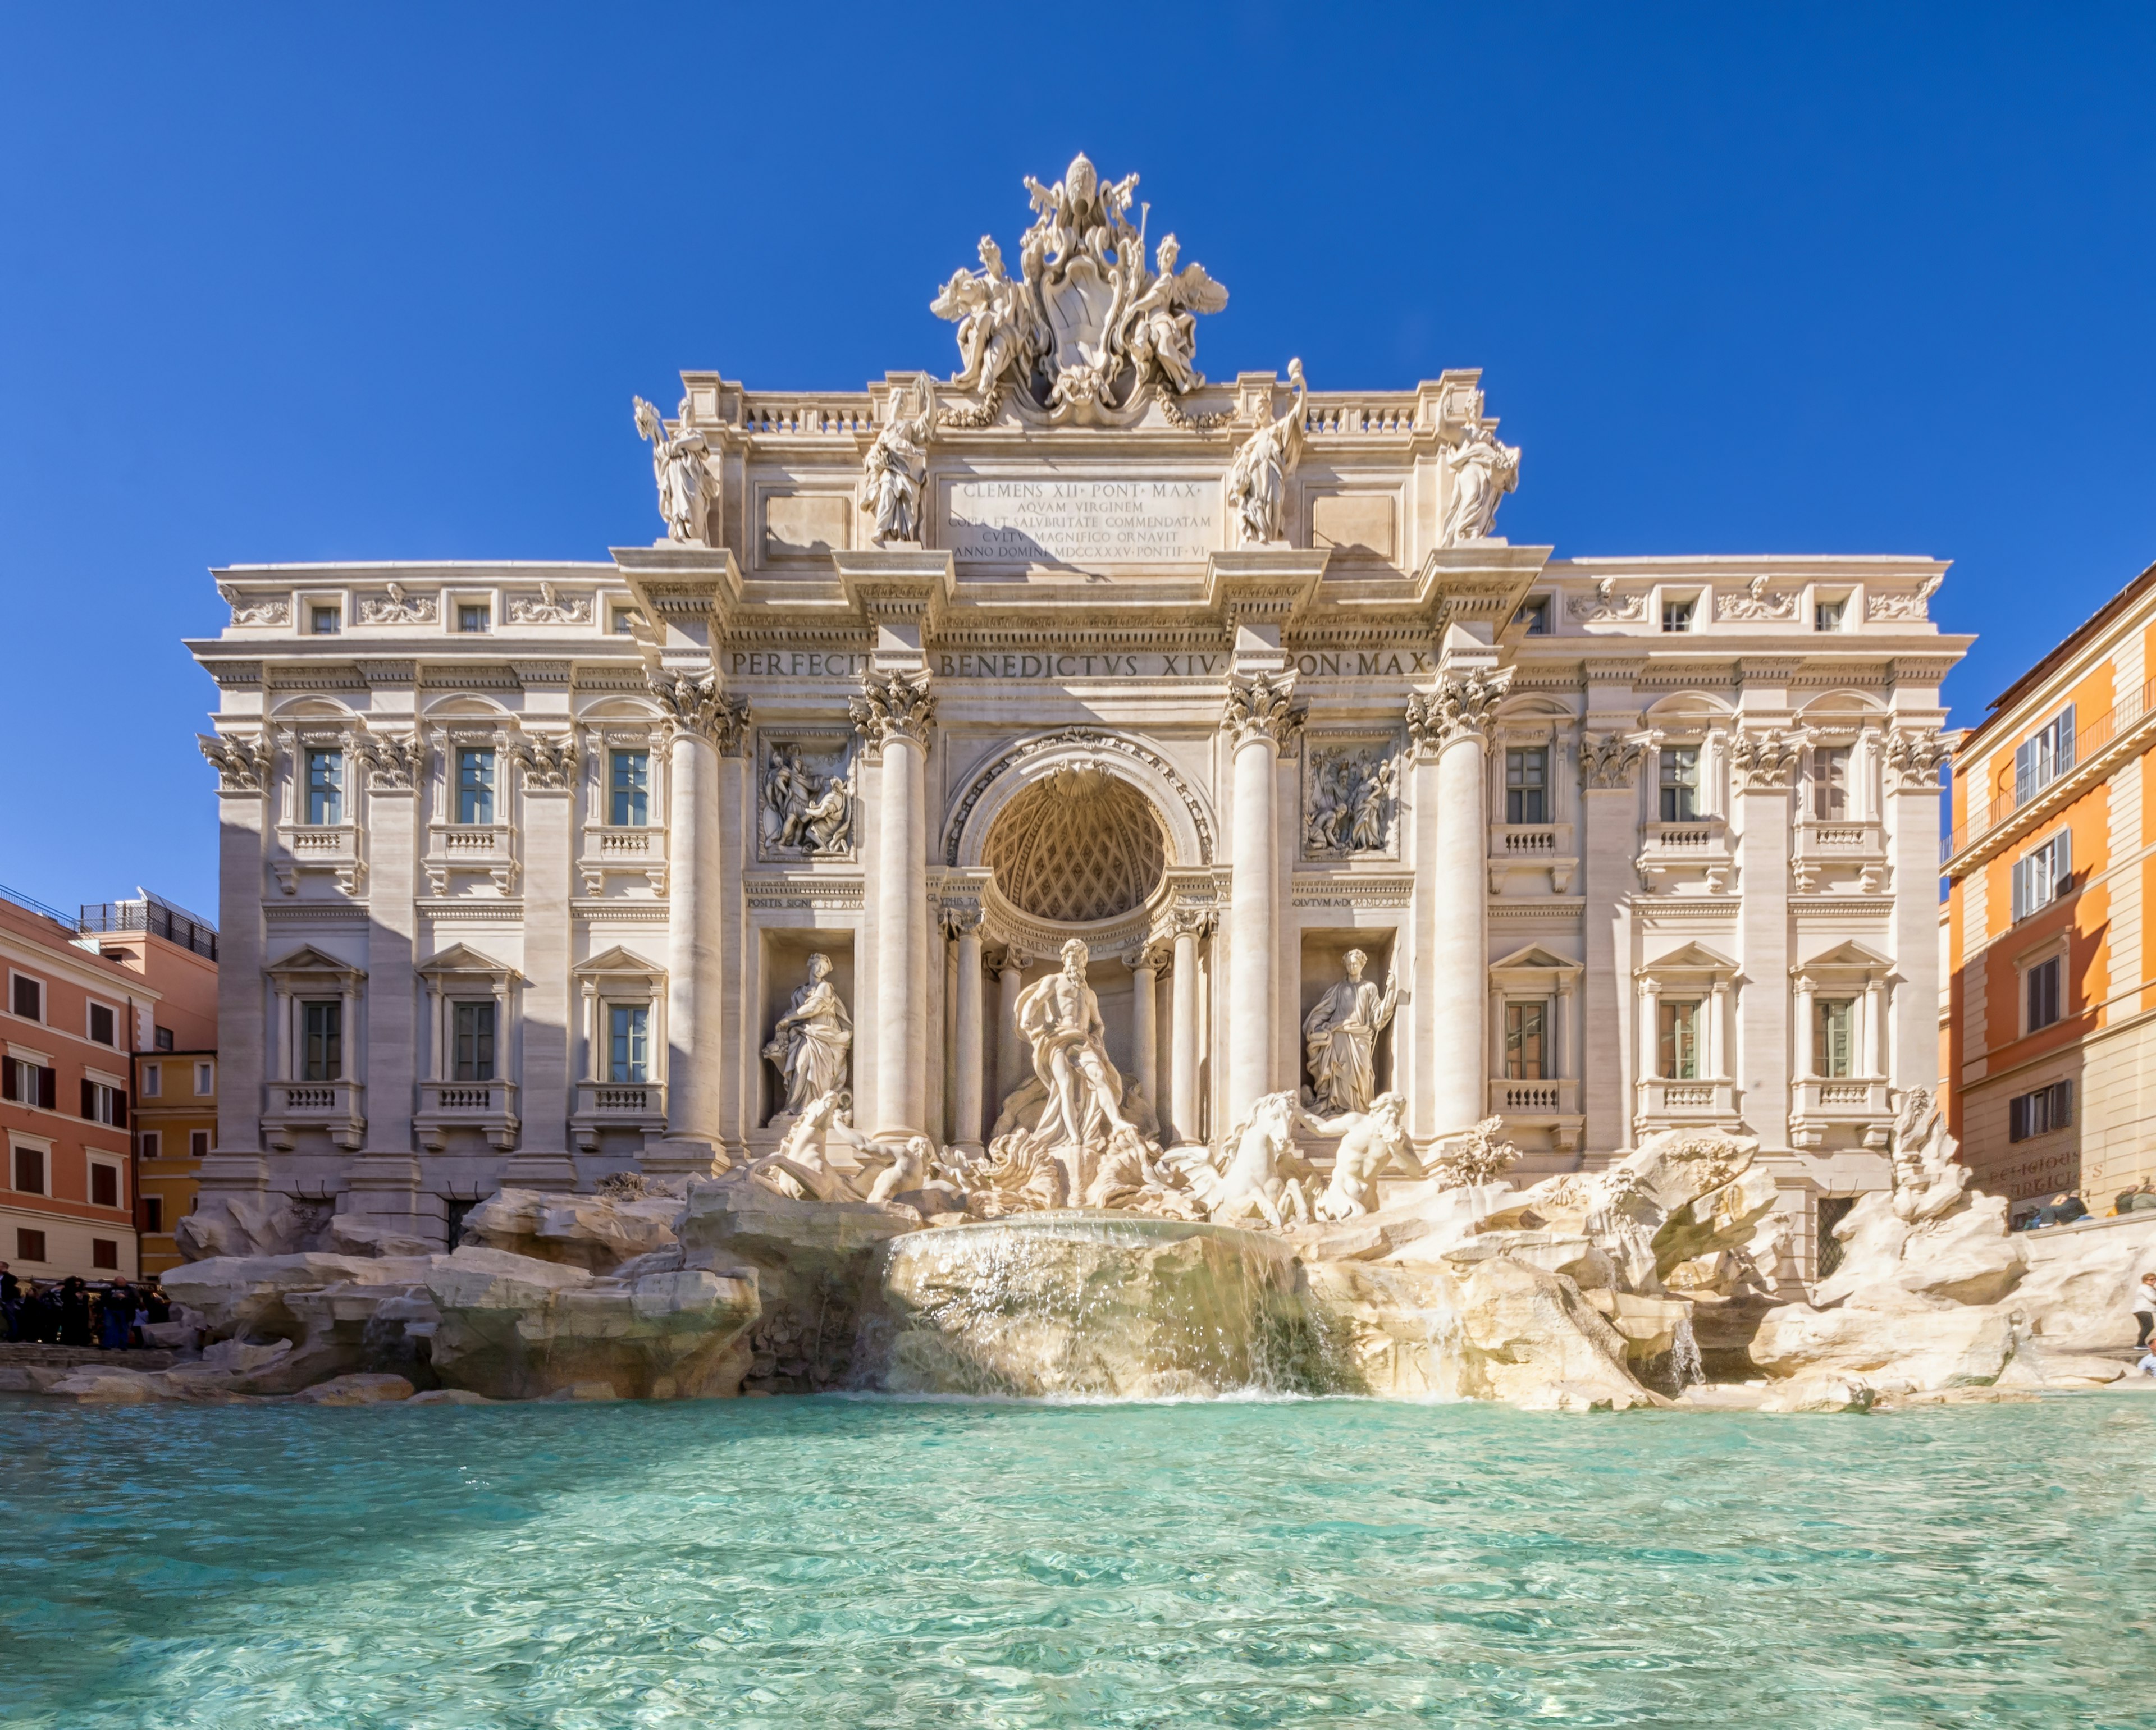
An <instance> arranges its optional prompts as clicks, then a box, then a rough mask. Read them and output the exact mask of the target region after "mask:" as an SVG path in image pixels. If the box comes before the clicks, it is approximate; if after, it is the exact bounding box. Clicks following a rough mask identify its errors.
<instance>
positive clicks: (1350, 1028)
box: [1302, 949, 1399, 1113]
mask: <svg viewBox="0 0 2156 1730" xmlns="http://www.w3.org/2000/svg"><path fill="white" fill-rule="evenodd" d="M1368 962H1369V957H1368V956H1367V955H1364V954H1363V952H1362V950H1360V949H1350V950H1348V951H1347V957H1346V960H1345V964H1344V965H1346V967H1347V978H1345V979H1344V980H1341V982H1340V983H1339V984H1338V985H1335V986H1333V988H1332V990H1329V991H1327V993H1326V994H1325V995H1324V996H1322V997H1321V998H1319V999H1318V1000H1317V1008H1315V1009H1313V1010H1312V1011H1311V1012H1310V1015H1309V1016H1308V1018H1307V1019H1306V1020H1305V1021H1304V1022H1303V1024H1302V1043H1303V1049H1304V1051H1305V1052H1306V1053H1307V1054H1308V1057H1309V1060H1310V1100H1311V1104H1312V1108H1313V1109H1317V1110H1322V1111H1326V1112H1330V1113H1340V1112H1347V1111H1357V1112H1366V1111H1368V1110H1369V1108H1370V1101H1371V1099H1372V1098H1373V1096H1374V1095H1375V1093H1377V1090H1378V1089H1377V1065H1376V1061H1375V1053H1376V1052H1377V1048H1378V1035H1379V1034H1380V1033H1382V1032H1383V1031H1385V1025H1386V1023H1387V1022H1389V1021H1391V1020H1392V1018H1393V1011H1394V1008H1395V1006H1397V1005H1398V1003H1399V980H1397V979H1388V980H1386V981H1385V989H1384V990H1383V991H1380V990H1378V988H1377V986H1376V985H1373V984H1372V983H1371V982H1370V981H1369V980H1366V979H1364V978H1363V968H1364V967H1365V966H1366V965H1368Z"/></svg>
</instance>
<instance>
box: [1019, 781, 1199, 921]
mask: <svg viewBox="0 0 2156 1730" xmlns="http://www.w3.org/2000/svg"><path fill="white" fill-rule="evenodd" d="M982 862H983V864H985V865H987V866H988V869H989V870H990V871H991V872H993V873H994V875H995V884H996V888H997V890H998V892H999V893H1001V894H1002V895H1003V897H1004V899H1005V900H1007V901H1009V903H1011V904H1012V905H1013V906H1014V907H1015V908H1017V909H1019V910H1020V911H1021V912H1024V913H1029V914H1032V915H1033V916H1034V918H1035V919H1047V920H1050V921H1052V922H1053V923H1055V924H1065V925H1081V924H1096V923H1097V922H1098V921H1100V920H1102V919H1114V918H1115V917H1116V915H1117V914H1125V913H1128V912H1130V911H1131V909H1133V908H1136V907H1140V906H1142V905H1143V904H1144V903H1145V901H1146V899H1147V897H1149V896H1150V895H1151V894H1152V893H1153V891H1154V890H1155V889H1156V888H1158V887H1159V886H1160V880H1161V878H1162V876H1163V874H1164V873H1166V871H1167V869H1168V842H1167V837H1166V836H1165V835H1163V832H1162V830H1161V825H1160V818H1159V816H1158V813H1157V812H1156V811H1154V809H1153V806H1152V801H1151V800H1149V799H1147V797H1146V796H1145V795H1144V794H1143V793H1142V792H1140V791H1138V790H1137V788H1136V787H1134V786H1132V785H1131V784H1130V783H1129V782H1128V781H1123V780H1122V779H1120V778H1119V777H1117V776H1116V775H1111V774H1108V773H1107V772H1106V771H1105V770H1099V769H1086V768H1069V769H1061V770H1057V771H1056V772H1055V773H1054V774H1052V775H1050V776H1048V777H1047V779H1045V781H1037V782H1035V783H1034V785H1033V786H1030V787H1028V788H1027V789H1026V790H1025V791H1024V792H1022V793H1020V794H1019V796H1017V797H1016V798H1014V799H1013V800H1012V801H1010V803H1009V805H1007V806H1004V809H1003V811H1001V812H1000V813H998V816H997V817H996V819H995V823H994V826H993V827H992V828H991V829H990V830H989V832H988V846H987V847H986V848H985V849H984V850H983V858H982Z"/></svg>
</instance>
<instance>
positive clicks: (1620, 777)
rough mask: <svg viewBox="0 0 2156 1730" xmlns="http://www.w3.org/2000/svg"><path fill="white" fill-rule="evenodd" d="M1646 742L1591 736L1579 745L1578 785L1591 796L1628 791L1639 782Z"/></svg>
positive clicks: (1608, 735) (1614, 735) (1618, 736)
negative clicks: (1591, 794) (1593, 794)
mask: <svg viewBox="0 0 2156 1730" xmlns="http://www.w3.org/2000/svg"><path fill="white" fill-rule="evenodd" d="M1646 755H1647V745H1646V741H1645V740H1642V739H1637V738H1633V737H1630V736H1628V735H1627V734H1621V733H1602V734H1595V733H1590V734H1587V735H1586V736H1585V737H1584V738H1583V739H1582V740H1580V741H1579V784H1580V786H1582V787H1584V788H1585V789H1586V791H1589V792H1590V793H1606V792H1611V791H1619V790H1622V789H1626V788H1630V786H1632V785H1633V783H1634V782H1635V781H1637V780H1638V779H1639V774H1640V763H1641V762H1642V761H1643V760H1645V757H1646Z"/></svg>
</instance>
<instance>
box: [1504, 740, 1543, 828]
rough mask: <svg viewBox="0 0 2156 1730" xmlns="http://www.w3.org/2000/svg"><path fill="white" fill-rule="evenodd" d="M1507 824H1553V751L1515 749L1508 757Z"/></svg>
mask: <svg viewBox="0 0 2156 1730" xmlns="http://www.w3.org/2000/svg"><path fill="white" fill-rule="evenodd" d="M1505 821H1507V822H1508V823H1547V822H1548V821H1549V748H1548V746H1547V745H1529V746H1525V747H1515V748H1513V749H1512V750H1507V752H1506V753H1505Z"/></svg>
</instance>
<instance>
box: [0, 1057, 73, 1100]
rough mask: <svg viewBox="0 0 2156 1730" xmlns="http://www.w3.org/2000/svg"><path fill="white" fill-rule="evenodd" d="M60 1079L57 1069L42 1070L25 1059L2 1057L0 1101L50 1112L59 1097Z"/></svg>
mask: <svg viewBox="0 0 2156 1730" xmlns="http://www.w3.org/2000/svg"><path fill="white" fill-rule="evenodd" d="M59 1079H60V1072H59V1070H57V1069H44V1068H41V1067H38V1065H37V1064H35V1063H33V1062H29V1061H28V1059H26V1058H23V1057H0V1099H12V1100H13V1101H14V1102H15V1103H17V1104H18V1105H38V1106H43V1107H44V1108H45V1109H46V1110H47V1111H50V1110H52V1109H53V1106H54V1101H55V1100H56V1099H58V1098H59Z"/></svg>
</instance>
